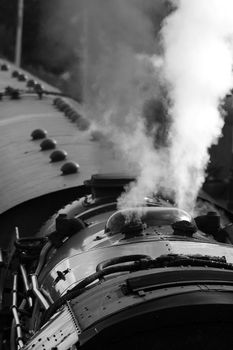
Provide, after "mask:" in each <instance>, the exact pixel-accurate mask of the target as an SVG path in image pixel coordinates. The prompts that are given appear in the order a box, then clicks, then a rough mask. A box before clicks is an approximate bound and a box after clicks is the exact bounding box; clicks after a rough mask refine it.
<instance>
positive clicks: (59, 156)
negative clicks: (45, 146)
mask: <svg viewBox="0 0 233 350" xmlns="http://www.w3.org/2000/svg"><path fill="white" fill-rule="evenodd" d="M66 157H67V152H66V151H64V150H56V151H53V152H52V153H51V154H50V159H51V162H52V163H54V162H60V161H62V160H64V159H66Z"/></svg>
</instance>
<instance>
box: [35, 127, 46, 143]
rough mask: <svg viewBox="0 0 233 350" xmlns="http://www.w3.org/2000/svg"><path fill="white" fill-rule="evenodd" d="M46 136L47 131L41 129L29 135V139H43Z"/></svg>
mask: <svg viewBox="0 0 233 350" xmlns="http://www.w3.org/2000/svg"><path fill="white" fill-rule="evenodd" d="M46 136H47V131H46V130H43V129H35V130H33V132H32V133H31V137H32V139H33V140H40V139H44V138H45V137H46Z"/></svg>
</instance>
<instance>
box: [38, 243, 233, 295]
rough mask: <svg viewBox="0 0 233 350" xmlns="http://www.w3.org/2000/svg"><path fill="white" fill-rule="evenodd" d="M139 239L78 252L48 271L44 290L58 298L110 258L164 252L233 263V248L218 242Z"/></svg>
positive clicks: (157, 254) (43, 279)
mask: <svg viewBox="0 0 233 350" xmlns="http://www.w3.org/2000/svg"><path fill="white" fill-rule="evenodd" d="M140 242H141V243H142V241H138V242H135V243H133V239H132V240H131V242H124V243H123V242H121V243H119V242H118V244H116V245H113V246H110V247H106V248H99V249H95V250H94V249H93V250H90V251H87V252H83V253H81V254H80V253H79V254H74V255H73V256H70V257H68V258H66V259H64V260H62V261H61V262H60V263H58V264H57V265H56V266H55V267H53V268H52V269H51V270H50V271H47V270H46V271H44V274H43V276H41V279H40V282H41V283H42V287H43V289H45V290H46V291H47V292H48V293H50V295H51V297H52V298H53V299H54V300H55V299H57V298H59V296H60V295H62V294H64V293H65V292H66V291H67V289H70V288H72V287H73V286H74V285H75V284H77V282H78V281H80V280H82V279H83V278H85V277H87V276H89V275H90V274H92V273H94V272H95V271H96V266H97V265H98V264H99V263H100V262H102V261H104V260H106V259H110V258H114V257H119V256H124V255H131V254H145V255H149V256H151V257H152V258H157V257H159V256H161V255H164V254H187V255H192V254H202V255H210V256H225V257H226V260H227V262H228V263H233V247H232V246H227V245H221V246H220V245H218V244H214V243H202V242H191V241H190V242H189V241H184V242H181V241H145V242H143V244H140ZM65 271H68V272H67V273H66V274H65V275H64V278H60V279H59V278H58V275H59V274H60V273H63V274H64V272H65Z"/></svg>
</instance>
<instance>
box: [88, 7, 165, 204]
mask: <svg viewBox="0 0 233 350" xmlns="http://www.w3.org/2000/svg"><path fill="white" fill-rule="evenodd" d="M100 4H101V6H100ZM88 5H89V6H87V5H86V6H85V8H84V18H85V34H86V36H85V40H84V43H85V45H84V50H85V51H84V73H85V74H84V82H85V94H84V97H85V108H86V113H87V114H88V116H89V118H90V119H92V121H93V129H94V130H95V129H96V128H98V129H100V130H101V131H102V132H103V133H104V134H105V135H107V137H108V138H109V139H111V141H112V142H113V144H114V147H115V148H116V149H117V151H118V152H119V151H120V152H121V154H122V157H124V158H125V159H126V160H127V162H128V164H129V169H130V170H131V169H133V170H134V172H135V173H136V174H137V180H136V182H135V183H134V184H131V186H130V188H129V189H128V191H127V192H126V193H125V194H124V195H123V196H122V197H121V198H120V199H119V201H118V204H119V207H121V208H126V207H135V206H138V205H140V203H142V201H143V199H144V197H145V196H146V195H149V194H151V193H152V192H154V191H157V190H158V189H159V185H160V183H161V181H162V180H163V178H164V176H163V175H164V172H165V169H166V165H167V145H166V139H167V129H168V127H167V126H168V125H169V120H168V117H167V113H166V93H165V90H164V86H163V79H162V77H161V75H160V71H161V67H162V65H163V59H162V57H161V52H162V47H161V45H160V41H159V40H157V43H156V41H155V37H156V36H158V34H159V30H160V25H161V22H162V19H163V18H164V14H165V13H166V11H167V10H166V6H165V4H164V2H161V1H142V0H118V1H116V0H108V1H103V0H97V1H89V2H88ZM149 14H150V15H149ZM152 18H153V21H152ZM155 150H156V151H155Z"/></svg>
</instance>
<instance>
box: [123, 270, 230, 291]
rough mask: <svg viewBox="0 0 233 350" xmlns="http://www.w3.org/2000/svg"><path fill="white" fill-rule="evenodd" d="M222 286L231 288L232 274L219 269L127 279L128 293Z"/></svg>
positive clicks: (183, 271) (182, 271)
mask: <svg viewBox="0 0 233 350" xmlns="http://www.w3.org/2000/svg"><path fill="white" fill-rule="evenodd" d="M216 283H219V284H221V283H222V284H224V285H232V286H233V272H232V271H224V270H219V269H216V270H214V269H201V268H199V269H194V268H193V269H188V270H175V271H164V272H161V273H160V274H158V273H154V274H151V275H145V276H143V275H142V276H140V277H134V278H129V279H127V282H126V287H127V289H126V290H127V291H128V292H137V291H139V290H153V289H155V288H167V287H172V286H179V285H183V286H185V285H190V284H216Z"/></svg>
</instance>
